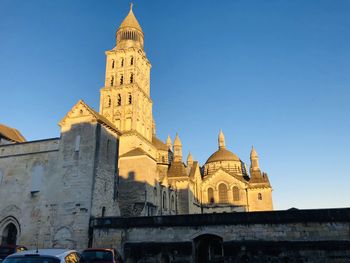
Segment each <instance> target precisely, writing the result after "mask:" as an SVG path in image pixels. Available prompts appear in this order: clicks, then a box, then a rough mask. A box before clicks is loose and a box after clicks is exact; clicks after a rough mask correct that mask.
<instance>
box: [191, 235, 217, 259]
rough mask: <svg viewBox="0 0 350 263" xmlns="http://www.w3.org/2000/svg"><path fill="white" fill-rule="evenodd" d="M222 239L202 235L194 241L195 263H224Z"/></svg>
mask: <svg viewBox="0 0 350 263" xmlns="http://www.w3.org/2000/svg"><path fill="white" fill-rule="evenodd" d="M222 243H223V242H222V238H221V237H219V236H216V235H211V234H204V235H200V236H198V237H196V238H195V239H194V248H195V249H194V252H195V255H194V258H195V262H196V263H197V262H198V263H199V262H200V263H213V262H224V251H223V245H222Z"/></svg>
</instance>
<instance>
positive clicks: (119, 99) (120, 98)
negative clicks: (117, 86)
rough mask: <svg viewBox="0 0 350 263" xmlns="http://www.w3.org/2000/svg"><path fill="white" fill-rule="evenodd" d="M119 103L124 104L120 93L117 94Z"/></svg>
mask: <svg viewBox="0 0 350 263" xmlns="http://www.w3.org/2000/svg"><path fill="white" fill-rule="evenodd" d="M117 105H118V106H120V105H122V96H121V95H120V93H119V94H118V96H117Z"/></svg>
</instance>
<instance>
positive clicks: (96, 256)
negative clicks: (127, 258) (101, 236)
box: [82, 250, 113, 262]
mask: <svg viewBox="0 0 350 263" xmlns="http://www.w3.org/2000/svg"><path fill="white" fill-rule="evenodd" d="M82 260H83V261H85V262H95V261H113V254H112V252H111V251H100V250H89V251H84V252H83V253H82Z"/></svg>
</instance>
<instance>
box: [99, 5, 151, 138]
mask: <svg viewBox="0 0 350 263" xmlns="http://www.w3.org/2000/svg"><path fill="white" fill-rule="evenodd" d="M143 47H144V34H143V31H142V28H141V26H140V24H139V23H138V21H137V19H136V17H135V15H134V13H133V10H132V4H131V5H130V11H129V13H128V15H127V16H126V17H125V19H124V20H123V22H122V23H121V25H120V26H119V28H118V30H117V32H116V46H115V47H114V48H113V49H112V50H109V51H106V52H105V53H106V56H107V58H106V76H105V84H104V87H103V88H102V89H101V92H100V114H101V115H103V116H104V117H106V118H107V119H108V120H109V121H111V122H112V123H113V124H114V125H115V126H116V127H117V129H118V130H119V131H121V132H122V134H124V133H133V134H137V135H138V136H139V137H140V138H142V139H146V141H148V142H151V141H152V127H153V126H152V123H153V117H152V100H151V98H150V71H151V64H150V62H149V61H148V59H147V57H146V53H145V52H144V49H143Z"/></svg>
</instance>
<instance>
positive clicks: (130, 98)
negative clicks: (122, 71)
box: [128, 93, 132, 104]
mask: <svg viewBox="0 0 350 263" xmlns="http://www.w3.org/2000/svg"><path fill="white" fill-rule="evenodd" d="M128 102H129V104H132V95H131V94H130V93H129V101H128Z"/></svg>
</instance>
